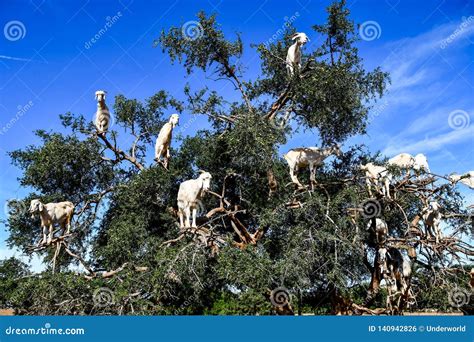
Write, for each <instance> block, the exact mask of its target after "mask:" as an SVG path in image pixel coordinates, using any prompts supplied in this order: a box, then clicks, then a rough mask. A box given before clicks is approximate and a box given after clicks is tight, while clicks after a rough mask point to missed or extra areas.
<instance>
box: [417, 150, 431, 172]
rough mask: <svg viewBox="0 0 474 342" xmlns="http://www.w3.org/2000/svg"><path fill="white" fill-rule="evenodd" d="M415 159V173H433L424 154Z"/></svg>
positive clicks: (419, 154)
mask: <svg viewBox="0 0 474 342" xmlns="http://www.w3.org/2000/svg"><path fill="white" fill-rule="evenodd" d="M414 159H415V163H414V164H413V169H414V170H415V171H417V172H419V171H423V172H431V171H430V167H429V165H428V159H426V156H425V155H424V154H423V153H418V154H417V155H416V156H415V158H414Z"/></svg>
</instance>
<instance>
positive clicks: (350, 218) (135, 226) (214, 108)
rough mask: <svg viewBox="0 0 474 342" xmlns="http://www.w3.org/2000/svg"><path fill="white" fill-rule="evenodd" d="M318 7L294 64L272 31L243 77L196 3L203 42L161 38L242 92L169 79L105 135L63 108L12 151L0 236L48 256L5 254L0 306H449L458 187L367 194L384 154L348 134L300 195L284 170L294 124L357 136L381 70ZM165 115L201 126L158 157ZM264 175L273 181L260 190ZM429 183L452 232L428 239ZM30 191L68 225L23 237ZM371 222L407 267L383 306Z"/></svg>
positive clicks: (350, 27) (125, 109)
mask: <svg viewBox="0 0 474 342" xmlns="http://www.w3.org/2000/svg"><path fill="white" fill-rule="evenodd" d="M327 12H328V18H327V22H326V23H324V24H322V25H315V26H314V27H313V30H314V33H313V34H314V35H316V34H317V35H320V36H322V37H324V39H323V40H322V44H320V46H316V47H314V48H311V50H312V51H309V52H307V51H306V50H310V49H309V48H306V49H305V50H303V63H302V67H301V69H297V71H296V72H295V74H294V75H292V76H291V77H290V76H289V75H288V73H287V70H286V64H285V57H286V52H287V50H288V47H289V46H290V45H291V44H292V41H291V36H292V34H293V33H294V32H295V29H294V28H293V27H288V28H287V31H286V32H285V35H284V36H282V37H281V39H280V40H278V41H276V42H274V43H272V44H269V45H263V44H261V45H258V46H255V48H256V49H257V50H258V53H259V56H260V63H261V73H260V75H259V76H258V78H257V79H254V80H249V79H248V78H247V77H245V70H244V67H243V65H241V64H240V58H241V57H242V54H243V50H244V43H243V40H242V37H240V36H238V35H236V36H235V37H234V38H233V39H228V38H226V37H225V36H224V34H223V32H222V30H221V28H220V26H219V24H218V23H217V21H216V17H215V16H213V15H211V16H209V15H207V14H205V13H203V12H201V13H199V14H198V21H199V24H200V26H201V28H202V35H201V36H200V37H197V38H196V39H189V37H186V35H185V34H184V32H183V30H182V29H181V27H172V28H170V29H169V30H163V31H162V33H161V36H160V44H161V48H162V50H163V51H164V52H165V53H167V54H168V55H169V57H170V60H171V62H172V63H180V64H182V65H183V67H184V68H185V70H186V72H187V73H188V74H193V73H206V75H212V78H215V80H211V81H209V82H231V83H232V84H233V86H234V87H235V91H236V92H237V94H239V96H240V98H241V100H240V101H236V102H231V103H229V102H228V101H226V100H225V99H224V97H223V95H222V94H219V93H217V92H215V91H211V90H209V89H208V87H204V88H203V89H191V87H190V86H189V85H186V86H185V87H184V89H183V98H179V99H178V98H174V97H173V96H171V95H170V93H169V92H168V91H170V90H159V91H158V92H157V93H156V94H155V95H153V96H151V97H149V98H148V99H146V100H145V101H143V102H142V101H139V100H136V99H128V98H126V97H124V96H123V95H119V96H117V97H116V98H115V102H114V104H113V113H114V118H115V125H114V130H111V131H109V132H108V133H107V134H97V132H96V131H95V127H94V124H93V123H91V122H88V121H87V120H86V119H85V118H84V117H83V116H81V115H78V114H73V113H65V114H63V115H61V116H60V119H61V121H62V124H63V125H64V127H65V130H64V133H59V132H46V131H37V132H36V134H37V135H38V136H39V137H40V138H41V140H42V143H41V144H39V145H38V146H28V147H25V148H23V149H20V150H17V151H13V152H10V157H11V158H12V162H13V164H14V165H16V166H17V167H19V168H20V169H21V170H22V172H23V174H22V176H21V178H20V183H21V185H22V186H25V187H29V188H31V189H32V192H31V194H30V195H29V196H27V197H26V198H24V199H23V200H22V201H20V202H18V203H14V205H13V206H14V207H16V208H24V209H25V210H16V211H15V213H14V214H12V215H10V216H9V219H8V223H7V227H8V232H9V238H8V241H7V242H8V244H9V245H10V246H11V247H14V248H18V249H19V250H20V251H22V252H23V253H26V254H30V255H31V254H32V253H35V254H36V255H39V256H40V257H42V258H43V261H44V262H45V263H46V264H47V265H48V267H47V269H46V270H45V271H44V272H42V273H40V274H29V273H28V271H27V267H26V265H24V264H19V262H18V261H17V260H14V259H9V260H5V261H3V262H1V263H0V289H2V291H0V305H2V306H6V307H11V308H15V309H16V310H17V312H18V313H21V314H42V315H43V314H44V315H46V314H104V315H107V314H113V315H122V314H138V315H152V314H248V315H255V314H294V313H299V314H302V313H315V314H340V313H342V314H379V313H389V314H400V313H402V312H403V311H406V310H423V309H427V308H435V309H439V310H451V309H453V308H452V305H450V304H449V295H448V294H449V293H451V292H452V290H453V289H456V288H458V287H461V288H466V289H469V285H468V271H469V270H468V269H469V267H468V265H467V263H468V258H469V257H472V255H473V253H474V252H473V250H472V247H471V246H470V245H469V244H468V243H467V242H466V241H467V240H468V239H469V228H470V225H469V221H468V219H469V215H468V213H467V212H466V211H465V210H464V209H462V198H461V196H460V195H459V193H457V192H456V190H455V188H454V187H453V186H452V185H451V184H449V183H448V182H446V181H444V182H443V178H442V177H435V176H428V177H427V178H426V179H425V181H423V182H421V183H420V182H418V180H417V179H415V178H409V179H403V180H401V181H400V182H399V183H397V184H395V185H393V186H392V190H393V191H394V192H396V193H397V197H396V198H394V199H388V198H385V197H383V196H381V195H377V196H376V197H375V198H371V197H370V196H369V194H368V193H367V188H366V186H365V180H364V175H363V173H361V172H360V171H359V165H360V164H361V163H366V162H369V161H377V162H383V161H384V159H383V156H380V155H372V154H370V153H369V152H368V149H367V147H365V146H345V147H344V148H343V153H342V155H341V156H340V157H337V158H333V159H330V160H332V161H330V162H326V164H325V166H323V167H321V168H319V169H318V172H317V177H316V178H317V184H316V187H315V189H314V191H310V190H309V189H303V190H301V189H295V187H294V186H293V184H291V183H290V177H289V174H288V166H287V165H286V162H285V160H284V159H283V158H282V157H280V155H279V153H278V149H279V147H280V146H282V145H284V144H285V143H286V142H287V141H288V139H290V138H291V136H292V134H293V133H295V132H296V131H297V130H307V131H308V132H309V131H310V129H314V130H312V131H317V132H318V136H314V137H311V136H310V135H309V133H308V137H309V138H312V139H313V141H314V142H315V143H316V142H317V141H320V142H321V144H322V145H323V146H330V145H333V144H336V143H340V144H342V143H344V142H345V141H346V140H347V139H348V138H349V137H351V136H354V135H357V134H363V133H365V129H366V126H367V124H368V112H369V110H370V108H371V106H372V105H373V104H374V103H375V101H376V100H377V99H378V98H380V97H381V96H382V95H383V94H384V92H385V90H386V86H387V84H388V82H389V75H388V74H387V73H385V72H383V71H382V70H381V69H380V68H376V69H374V70H371V71H368V70H366V69H365V68H364V64H363V60H362V58H361V57H360V56H359V53H358V49H357V47H356V46H357V34H356V29H357V28H356V26H355V24H354V23H353V22H352V21H351V19H350V17H349V10H348V9H347V8H346V5H345V1H339V2H334V3H333V4H332V5H330V6H329V7H328V8H327ZM170 112H178V113H183V112H186V113H190V114H196V115H205V116H207V118H208V121H209V127H208V128H207V129H203V130H201V131H199V132H198V133H197V134H196V135H195V136H192V137H186V138H184V139H182V141H181V144H180V146H179V148H178V147H177V146H175V145H173V146H174V148H173V149H172V157H171V161H170V165H169V169H168V170H167V169H165V168H163V167H162V166H160V165H155V164H150V163H149V162H148V161H147V158H146V155H147V152H148V153H149V152H150V149H151V147H152V146H153V144H154V140H155V138H156V136H157V135H158V133H159V130H160V128H161V127H162V125H163V124H164V123H165V122H166V121H167V119H168V117H167V116H168V115H169V113H170ZM127 141H128V143H127ZM198 170H205V171H208V172H210V173H211V174H212V177H213V178H212V186H211V188H212V189H211V190H212V192H211V193H209V194H207V195H206V196H205V198H204V200H203V203H202V205H201V208H200V209H201V210H200V211H201V213H200V215H199V218H198V227H196V228H186V229H180V227H179V224H178V219H177V205H176V198H177V192H178V187H179V184H180V183H181V182H183V181H185V180H188V179H191V178H196V176H197V175H198ZM393 172H394V173H396V172H397V170H393ZM270 175H271V177H270ZM299 177H300V179H301V180H303V179H308V177H309V176H308V174H306V173H304V172H303V173H301V174H300V175H299ZM271 179H274V180H275V181H276V182H274V184H271V186H270V187H269V180H271ZM270 183H271V182H270ZM306 183H307V182H306ZM270 188H271V190H272V191H270ZM433 196H434V197H436V199H437V201H439V202H440V203H441V204H442V208H443V212H444V214H445V217H447V219H446V220H445V224H446V227H445V228H444V231H445V232H449V234H448V233H446V234H445V238H444V239H443V240H442V241H440V242H437V241H434V238H429V237H427V236H426V235H425V234H424V233H423V228H422V225H421V222H420V215H421V212H422V208H423V206H424V205H425V204H426V203H425V202H426V201H427V200H428V199H429V198H432V197H433ZM34 198H40V199H41V200H42V201H43V202H44V203H48V202H55V201H65V200H68V201H72V202H73V203H74V204H75V205H76V210H75V215H74V220H73V225H72V233H71V235H70V236H67V237H64V238H57V239H56V240H55V241H53V242H54V243H53V244H51V245H50V246H39V247H38V240H39V238H40V229H39V227H40V223H39V219H38V218H36V219H32V218H31V217H30V216H31V215H30V214H29V213H28V211H27V210H26V208H28V206H29V203H30V201H31V200H32V199H34ZM371 205H375V209H374V210H375V211H374V212H370V209H371V208H370V206H371ZM372 209H373V208H372ZM376 217H380V218H383V219H384V220H385V221H386V222H387V224H388V227H389V234H388V238H387V240H386V241H384V243H385V244H387V246H388V247H393V248H397V249H399V250H401V251H402V253H403V254H404V255H405V256H406V257H407V258H408V256H409V257H410V258H411V262H412V276H411V279H410V285H411V286H410V288H409V293H408V292H406V293H402V294H399V297H397V299H396V300H395V301H393V300H387V290H386V288H385V287H384V286H383V281H382V275H381V274H380V272H379V268H380V265H379V259H378V248H379V247H380V243H381V242H380V241H379V240H378V238H377V235H376V231H375V227H374V225H375V218H376ZM466 222H467V223H466ZM404 296H405V298H404ZM400 298H402V299H400ZM400 301H401V302H400ZM394 303H396V308H395V309H394V308H393V307H392V306H393V304H394Z"/></svg>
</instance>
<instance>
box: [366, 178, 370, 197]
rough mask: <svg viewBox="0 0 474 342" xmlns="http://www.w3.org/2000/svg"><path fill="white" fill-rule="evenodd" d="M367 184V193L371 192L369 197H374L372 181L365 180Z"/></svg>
mask: <svg viewBox="0 0 474 342" xmlns="http://www.w3.org/2000/svg"><path fill="white" fill-rule="evenodd" d="M365 184H366V185H367V191H368V192H369V196H370V197H372V189H371V187H372V182H371V181H370V179H369V178H366V179H365Z"/></svg>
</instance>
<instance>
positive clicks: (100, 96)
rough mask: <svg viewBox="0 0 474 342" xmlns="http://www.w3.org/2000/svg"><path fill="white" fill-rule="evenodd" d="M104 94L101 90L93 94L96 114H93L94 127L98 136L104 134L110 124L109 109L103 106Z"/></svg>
mask: <svg viewBox="0 0 474 342" xmlns="http://www.w3.org/2000/svg"><path fill="white" fill-rule="evenodd" d="M105 94H106V92H105V91H103V90H97V91H96V92H95V98H96V99H97V112H96V114H95V127H96V128H97V131H98V133H99V134H104V133H106V132H107V130H108V129H109V124H110V112H109V108H108V107H107V105H106V104H105Z"/></svg>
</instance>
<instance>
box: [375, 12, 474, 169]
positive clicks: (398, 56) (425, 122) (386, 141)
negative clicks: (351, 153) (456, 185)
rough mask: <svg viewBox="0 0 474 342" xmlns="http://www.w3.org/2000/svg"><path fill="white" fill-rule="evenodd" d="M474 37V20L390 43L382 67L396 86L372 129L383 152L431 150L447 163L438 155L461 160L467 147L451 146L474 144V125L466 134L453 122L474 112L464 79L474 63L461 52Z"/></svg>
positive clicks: (424, 151) (393, 86) (465, 131)
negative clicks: (461, 113) (454, 148)
mask: <svg viewBox="0 0 474 342" xmlns="http://www.w3.org/2000/svg"><path fill="white" fill-rule="evenodd" d="M463 23H464V24H463ZM473 35H474V19H473V20H470V21H465V22H462V21H461V19H460V20H459V21H458V22H452V23H449V24H445V25H442V26H438V27H435V28H434V29H432V30H431V31H429V32H425V33H422V34H420V35H418V36H415V37H409V38H404V39H401V40H399V41H395V42H392V43H389V44H387V46H386V48H387V49H389V51H391V52H390V54H389V55H388V57H387V58H385V60H384V61H383V63H382V65H383V69H384V70H386V71H388V72H389V73H390V75H391V79H392V85H391V86H390V88H389V91H388V93H387V96H386V97H385V98H384V99H383V100H382V102H385V101H386V103H387V105H386V109H385V110H384V112H383V113H382V114H383V115H378V117H377V118H376V120H374V123H375V125H374V130H375V132H370V131H369V134H370V135H371V136H374V137H376V140H377V143H378V144H379V145H380V147H381V150H382V151H383V153H384V154H386V155H388V156H392V155H394V154H397V153H400V152H408V153H426V152H432V153H431V157H432V159H433V160H438V159H439V162H440V163H442V158H438V156H437V155H436V154H438V153H440V154H443V155H445V156H450V157H449V158H450V159H452V158H453V157H454V158H456V157H458V154H462V153H463V151H462V148H461V150H459V151H449V150H448V149H447V147H448V146H459V144H463V143H466V142H469V141H474V140H473V139H474V127H473V125H472V123H471V126H470V127H467V128H465V129H462V130H453V129H452V128H451V127H450V126H449V124H448V117H449V114H450V113H451V112H453V111H454V110H458V109H460V110H463V111H466V112H467V113H469V114H470V116H471V118H472V113H474V106H473V102H472V96H469V95H467V94H468V93H469V92H470V85H468V84H467V83H465V80H464V79H463V77H460V75H459V73H461V71H463V70H464V69H465V68H467V67H466V65H465V64H466V63H472V58H470V57H469V55H468V53H467V52H465V50H460V48H462V47H464V46H465V45H466V44H469V43H470V41H469V38H470V37H471V36H473ZM453 37H454V38H453ZM467 65H468V66H469V65H470V64H467ZM468 71H469V70H468ZM466 75H467V74H466ZM466 75H464V78H466ZM471 93H472V92H471ZM380 131H382V132H380ZM456 144H458V145H456ZM466 146H467V144H466ZM453 154H454V155H453Z"/></svg>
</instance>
